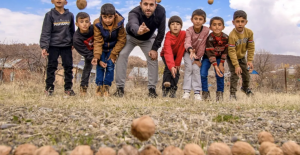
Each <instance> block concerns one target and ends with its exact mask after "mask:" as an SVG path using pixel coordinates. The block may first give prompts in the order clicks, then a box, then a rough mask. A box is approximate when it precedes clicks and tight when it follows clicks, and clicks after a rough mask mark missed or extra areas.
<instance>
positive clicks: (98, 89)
mask: <svg viewBox="0 0 300 155" xmlns="http://www.w3.org/2000/svg"><path fill="white" fill-rule="evenodd" d="M102 89H103V86H102V85H101V86H97V88H96V96H103V94H102Z"/></svg>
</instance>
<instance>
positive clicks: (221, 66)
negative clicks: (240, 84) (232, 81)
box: [219, 63, 225, 74]
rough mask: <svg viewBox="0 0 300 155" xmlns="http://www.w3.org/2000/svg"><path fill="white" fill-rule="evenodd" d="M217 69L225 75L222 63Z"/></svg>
mask: <svg viewBox="0 0 300 155" xmlns="http://www.w3.org/2000/svg"><path fill="white" fill-rule="evenodd" d="M219 69H220V71H221V72H222V73H223V74H224V73H225V69H224V64H223V63H220V64H219Z"/></svg>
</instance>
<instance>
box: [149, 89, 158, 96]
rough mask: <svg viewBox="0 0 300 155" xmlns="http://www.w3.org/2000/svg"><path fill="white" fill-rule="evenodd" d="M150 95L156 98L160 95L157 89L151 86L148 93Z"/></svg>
mask: <svg viewBox="0 0 300 155" xmlns="http://www.w3.org/2000/svg"><path fill="white" fill-rule="evenodd" d="M148 96H149V97H151V98H156V97H157V96H158V95H157V94H156V91H155V88H150V89H149V94H148Z"/></svg>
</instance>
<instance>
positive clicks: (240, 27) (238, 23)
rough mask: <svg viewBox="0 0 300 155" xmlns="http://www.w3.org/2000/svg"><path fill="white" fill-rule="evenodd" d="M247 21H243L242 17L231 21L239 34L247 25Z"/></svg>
mask: <svg viewBox="0 0 300 155" xmlns="http://www.w3.org/2000/svg"><path fill="white" fill-rule="evenodd" d="M247 22H248V20H246V19H244V18H243V17H238V18H236V19H235V20H233V21H232V23H233V25H234V26H235V29H236V30H237V31H239V32H243V30H244V27H245V25H246V24H247Z"/></svg>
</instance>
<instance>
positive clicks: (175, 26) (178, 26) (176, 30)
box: [170, 22, 181, 36]
mask: <svg viewBox="0 0 300 155" xmlns="http://www.w3.org/2000/svg"><path fill="white" fill-rule="evenodd" d="M180 30H181V24H180V23H177V22H173V23H171V24H170V31H171V33H172V34H173V35H175V36H177V35H178V34H179V32H180Z"/></svg>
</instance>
